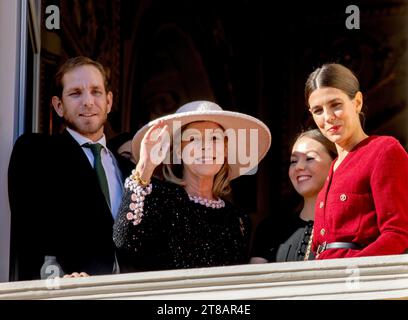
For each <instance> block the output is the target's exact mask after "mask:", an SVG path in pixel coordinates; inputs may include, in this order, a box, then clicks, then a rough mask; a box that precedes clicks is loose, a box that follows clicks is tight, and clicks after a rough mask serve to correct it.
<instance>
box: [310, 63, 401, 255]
mask: <svg viewBox="0 0 408 320" xmlns="http://www.w3.org/2000/svg"><path fill="white" fill-rule="evenodd" d="M305 98H306V103H307V104H308V106H309V111H310V112H311V114H312V116H313V119H314V121H315V123H316V125H317V126H318V128H319V129H320V131H321V132H322V133H323V135H325V136H326V137H327V138H328V139H329V140H330V141H332V142H334V143H335V145H336V148H337V152H338V157H337V158H336V159H335V160H334V161H333V164H332V166H331V168H330V171H329V176H328V177H327V181H326V183H325V185H324V187H323V189H322V190H321V192H320V193H319V195H318V198H317V201H316V209H315V210H316V211H315V225H314V232H313V250H314V251H315V252H316V254H317V258H318V259H332V258H345V257H362V256H376V255H391V254H401V253H404V252H405V251H406V250H407V248H408V196H407V194H408V178H407V177H408V155H407V152H406V151H405V150H404V148H403V147H402V146H401V144H400V143H399V142H398V141H397V140H396V139H395V138H393V137H389V136H368V135H367V134H366V133H365V132H364V130H363V128H362V125H361V122H360V114H361V108H362V106H363V95H362V93H361V92H360V89H359V82H358V80H357V78H356V76H355V75H354V74H353V73H352V71H350V70H349V69H347V68H346V67H344V66H342V65H340V64H325V65H323V66H322V67H321V68H318V69H316V70H315V71H314V72H312V73H311V74H310V75H309V78H308V80H307V82H306V86H305Z"/></svg>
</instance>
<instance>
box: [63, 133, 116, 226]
mask: <svg viewBox="0 0 408 320" xmlns="http://www.w3.org/2000/svg"><path fill="white" fill-rule="evenodd" d="M67 131H68V132H69V133H70V134H71V136H72V137H73V138H74V139H75V141H77V142H78V144H79V145H80V146H82V145H84V144H85V143H100V144H101V145H102V146H103V148H102V150H101V159H102V166H103V168H104V170H105V174H106V179H107V180H108V186H109V197H110V202H111V211H112V216H113V219H115V218H116V215H117V213H118V210H119V206H120V203H121V200H122V195H123V184H122V175H121V173H120V170H119V166H118V164H117V162H116V159H115V157H114V156H113V154H112V153H111V152H110V151H109V149H108V148H107V147H106V137H105V135H103V136H102V138H100V139H99V140H98V141H96V142H94V141H92V140H90V139H89V138H86V137H84V136H82V135H81V134H79V133H78V132H76V131H74V130H72V129H70V128H67ZM82 150H83V151H84V153H85V154H86V156H87V158H88V160H89V162H90V164H91V166H92V167H93V165H94V156H93V154H92V151H91V149H89V148H86V147H82Z"/></svg>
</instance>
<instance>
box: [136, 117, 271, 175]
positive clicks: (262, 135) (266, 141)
mask: <svg viewBox="0 0 408 320" xmlns="http://www.w3.org/2000/svg"><path fill="white" fill-rule="evenodd" d="M159 121H163V122H164V124H167V125H168V126H169V132H170V134H172V133H173V123H174V122H175V121H179V122H178V128H180V127H183V126H185V125H187V124H189V123H192V122H197V121H211V122H215V123H217V124H219V125H220V126H221V127H222V128H223V129H224V130H225V131H227V130H228V129H229V130H233V131H235V132H236V133H237V134H236V138H237V141H236V143H235V146H236V148H237V159H238V160H239V159H241V160H245V159H246V160H248V162H249V163H246V161H235V163H234V161H233V163H228V164H229V166H230V172H229V178H230V180H232V179H235V178H237V177H239V176H240V175H245V174H255V173H256V170H257V166H258V164H259V162H260V161H261V160H262V159H263V158H264V157H265V155H266V153H267V152H268V150H269V148H270V146H271V142H272V136H271V133H270V131H269V128H268V127H267V126H266V125H265V124H264V123H263V122H262V121H260V120H258V119H257V118H255V117H252V116H250V115H247V114H243V113H239V112H233V111H226V110H219V111H218V110H211V111H189V112H182V113H175V114H171V115H167V116H164V117H161V118H158V119H155V120H152V121H150V122H149V123H148V124H146V125H145V126H143V127H142V128H141V129H139V131H137V133H136V134H135V136H134V137H133V140H132V153H133V156H134V158H135V159H136V160H137V161H138V160H139V152H140V144H141V142H142V139H143V137H144V135H145V134H146V132H147V131H148V130H149V128H150V127H151V126H153V125H155V124H156V123H158V122H159ZM239 129H245V130H244V131H242V130H240V131H241V134H239V133H238V131H239ZM251 129H255V131H253V130H252V137H254V136H256V142H257V146H256V149H257V150H255V151H256V155H252V152H249V151H250V150H251V149H250V147H251V145H250V143H251ZM243 133H245V134H243ZM244 135H245V148H243V146H244V144H243V142H244V141H243V140H244ZM238 137H239V139H238ZM238 140H239V143H238ZM229 146H230V144H229ZM254 147H255V146H253V148H254ZM248 152H249V154H248ZM251 155H252V156H255V157H256V159H253V157H250V156H251ZM249 158H250V159H249ZM241 162H242V163H241Z"/></svg>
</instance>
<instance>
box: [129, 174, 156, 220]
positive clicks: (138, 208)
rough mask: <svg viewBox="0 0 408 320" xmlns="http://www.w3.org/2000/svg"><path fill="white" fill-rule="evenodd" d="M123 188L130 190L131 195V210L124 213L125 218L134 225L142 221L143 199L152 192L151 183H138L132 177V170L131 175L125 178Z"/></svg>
mask: <svg viewBox="0 0 408 320" xmlns="http://www.w3.org/2000/svg"><path fill="white" fill-rule="evenodd" d="M143 182H145V181H143ZM125 188H126V189H129V190H130V191H132V195H131V196H130V199H131V202H130V204H129V209H130V210H131V211H129V212H128V213H127V214H126V219H127V220H129V221H133V225H135V226H136V225H138V224H140V222H142V217H143V207H144V199H145V197H146V196H147V195H149V194H150V193H152V190H153V185H152V184H151V183H150V184H149V185H147V184H146V185H143V184H141V183H139V181H138V180H135V179H134V178H133V172H132V175H131V176H130V177H128V178H126V180H125Z"/></svg>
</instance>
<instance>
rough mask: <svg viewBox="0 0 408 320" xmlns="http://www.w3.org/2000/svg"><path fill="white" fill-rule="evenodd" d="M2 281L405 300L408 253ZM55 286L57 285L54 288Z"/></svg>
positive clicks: (40, 289)
mask: <svg viewBox="0 0 408 320" xmlns="http://www.w3.org/2000/svg"><path fill="white" fill-rule="evenodd" d="M57 281H58V283H56V282H52V280H51V281H50V280H49V281H44V280H38V281H21V282H9V283H1V284H0V299H109V300H112V299H149V300H161V299H166V300H183V299H189V300H196V299H200V300H219V299H220V300H222V299H229V300H230V299H232V300H235V299H240V300H241V299H242V300H250V299H313V300H316V299H408V255H397V256H381V257H365V258H353V259H333V260H326V261H306V262H287V263H269V264H258V265H239V266H230V267H215V268H200V269H184V270H167V271H155V272H139V273H128V274H120V275H109V276H93V277H89V278H77V279H58V280H57ZM56 285H58V289H56V288H53V286H56Z"/></svg>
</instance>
